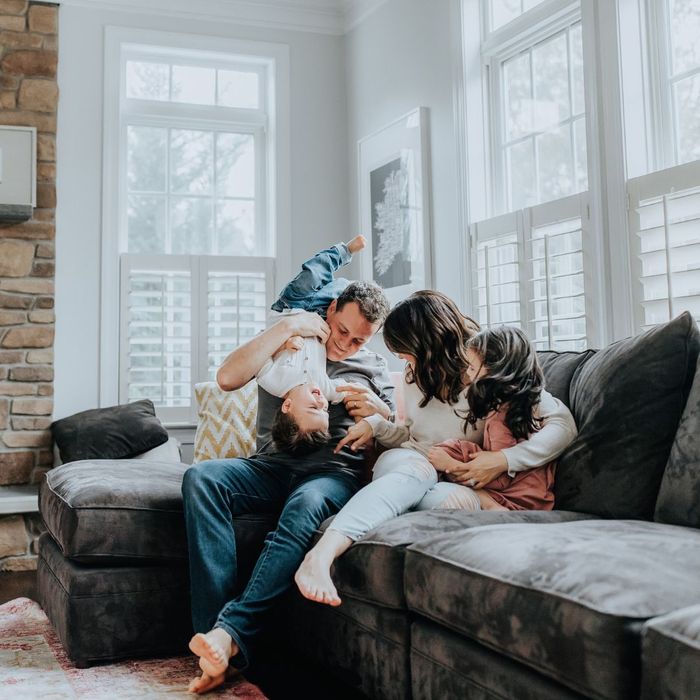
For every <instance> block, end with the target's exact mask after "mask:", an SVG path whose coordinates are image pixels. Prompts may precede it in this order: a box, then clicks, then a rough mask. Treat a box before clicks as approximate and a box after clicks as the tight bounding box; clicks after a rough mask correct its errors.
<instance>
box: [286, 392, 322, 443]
mask: <svg viewBox="0 0 700 700" xmlns="http://www.w3.org/2000/svg"><path fill="white" fill-rule="evenodd" d="M282 411H283V412H284V413H289V414H290V415H291V416H292V418H294V420H295V422H296V424H297V425H298V426H299V429H300V430H301V431H302V432H304V433H308V432H311V431H314V430H323V431H326V430H328V401H327V400H326V397H325V396H324V395H323V394H322V393H321V390H320V389H319V388H318V387H317V386H316V385H314V384H300V385H299V386H295V387H294V388H293V389H290V391H289V393H288V394H287V398H286V399H285V400H284V402H283V403H282Z"/></svg>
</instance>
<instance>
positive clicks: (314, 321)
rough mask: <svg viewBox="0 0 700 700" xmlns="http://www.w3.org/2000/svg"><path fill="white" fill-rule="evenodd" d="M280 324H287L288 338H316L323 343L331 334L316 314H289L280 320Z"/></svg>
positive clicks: (310, 312)
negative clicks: (297, 336) (296, 336)
mask: <svg viewBox="0 0 700 700" xmlns="http://www.w3.org/2000/svg"><path fill="white" fill-rule="evenodd" d="M281 322H282V323H286V324H287V328H288V331H289V337H291V336H294V335H299V336H301V337H302V338H314V337H315V338H318V339H319V340H320V341H321V342H322V343H325V342H326V341H327V340H328V338H329V337H330V334H331V329H330V328H329V327H328V324H327V323H326V322H325V321H324V320H323V319H322V318H321V317H320V316H319V315H318V314H316V313H313V312H312V311H301V312H300V313H297V314H291V315H290V316H286V317H285V318H283V319H282V321H281Z"/></svg>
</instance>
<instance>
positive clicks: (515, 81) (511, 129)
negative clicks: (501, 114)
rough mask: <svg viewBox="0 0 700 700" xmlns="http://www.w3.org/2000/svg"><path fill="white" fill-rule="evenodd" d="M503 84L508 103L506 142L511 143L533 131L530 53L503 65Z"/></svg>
mask: <svg viewBox="0 0 700 700" xmlns="http://www.w3.org/2000/svg"><path fill="white" fill-rule="evenodd" d="M503 82H504V88H505V101H506V113H505V130H506V140H507V141H511V140H513V139H516V138H518V137H519V136H523V135H524V134H528V133H530V132H531V131H532V86H531V84H530V54H529V53H525V54H522V55H520V56H517V57H515V58H511V59H510V60H509V61H506V62H505V63H504V64H503Z"/></svg>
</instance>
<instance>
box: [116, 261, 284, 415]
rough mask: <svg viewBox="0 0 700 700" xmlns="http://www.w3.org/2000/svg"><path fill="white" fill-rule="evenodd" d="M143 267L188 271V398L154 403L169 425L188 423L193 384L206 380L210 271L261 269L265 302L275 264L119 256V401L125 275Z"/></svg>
mask: <svg viewBox="0 0 700 700" xmlns="http://www.w3.org/2000/svg"><path fill="white" fill-rule="evenodd" d="M143 267H146V268H148V269H150V270H153V271H157V270H162V271H163V272H176V271H183V272H188V273H189V276H190V295H191V300H192V304H191V306H190V358H191V362H190V374H191V385H192V392H191V397H190V398H191V400H190V405H189V406H188V407H178V406H174V407H173V406H158V407H157V408H156V412H157V414H158V417H159V418H160V419H161V420H162V421H163V422H164V423H165V424H167V425H169V426H179V427H183V426H190V425H196V423H197V406H196V404H195V400H194V385H195V384H196V383H197V382H202V381H208V379H209V377H208V374H209V367H208V357H209V347H208V344H209V333H208V326H209V318H208V310H209V309H208V304H207V302H208V283H209V274H210V273H212V272H228V273H231V274H236V273H237V272H240V273H245V272H262V273H264V275H265V294H266V299H267V302H268V303H267V306H269V304H270V303H272V300H273V293H274V288H275V265H274V261H273V260H272V258H269V257H252V256H240V257H239V256H222V255H129V254H123V255H121V256H120V285H119V288H120V299H121V303H120V333H119V402H120V403H126V402H127V401H128V400H129V384H128V372H129V338H128V330H129V313H128V312H129V307H128V293H129V275H130V273H131V272H132V270H134V269H139V268H143Z"/></svg>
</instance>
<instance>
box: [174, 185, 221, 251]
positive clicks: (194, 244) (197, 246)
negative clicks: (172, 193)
mask: <svg viewBox="0 0 700 700" xmlns="http://www.w3.org/2000/svg"><path fill="white" fill-rule="evenodd" d="M211 230H212V202H211V199H209V198H207V197H173V198H172V200H171V206H170V235H171V238H172V246H171V248H172V249H171V250H169V251H167V252H169V253H174V254H175V255H178V254H181V255H206V254H209V253H211V252H212V250H211Z"/></svg>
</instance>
